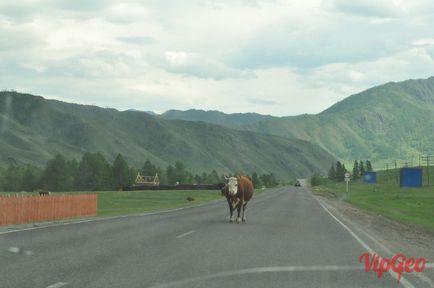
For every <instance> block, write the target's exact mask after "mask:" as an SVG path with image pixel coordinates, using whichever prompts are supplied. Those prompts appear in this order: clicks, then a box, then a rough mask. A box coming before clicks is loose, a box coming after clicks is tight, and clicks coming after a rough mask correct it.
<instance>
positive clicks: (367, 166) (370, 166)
mask: <svg viewBox="0 0 434 288" xmlns="http://www.w3.org/2000/svg"><path fill="white" fill-rule="evenodd" d="M366 171H368V172H372V171H374V170H373V169H372V164H371V161H369V160H366Z"/></svg>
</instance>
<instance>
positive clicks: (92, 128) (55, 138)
mask: <svg viewBox="0 0 434 288" xmlns="http://www.w3.org/2000/svg"><path fill="white" fill-rule="evenodd" d="M86 151H90V152H101V153H102V154H103V156H104V157H105V158H106V159H108V160H110V161H111V160H112V159H114V157H115V156H116V154H117V153H121V154H122V155H124V157H125V158H126V160H127V161H128V162H129V163H131V164H133V165H136V166H139V165H142V164H143V162H144V161H145V160H146V159H150V160H151V161H152V162H153V163H155V164H158V165H161V166H164V167H165V166H167V165H168V164H173V163H174V162H175V161H176V160H181V161H183V162H184V163H185V164H186V166H187V167H188V168H189V169H191V170H192V171H193V172H203V171H211V170H213V169H215V170H217V171H219V172H226V173H227V172H240V171H242V172H244V173H251V172H253V171H257V172H258V173H260V174H262V173H270V172H273V173H274V174H275V175H276V176H277V177H278V178H280V179H285V180H287V179H288V178H289V179H292V178H293V177H301V176H306V175H309V174H311V173H313V172H323V173H324V172H326V171H327V169H328V167H329V165H330V163H331V162H332V161H333V160H334V159H333V157H332V156H331V155H330V154H328V153H327V152H325V151H324V150H323V149H321V148H320V147H318V146H316V145H312V144H310V143H308V142H306V141H303V140H295V139H286V138H283V137H278V136H269V135H262V134H258V133H254V132H248V131H238V130H234V129H230V128H225V127H222V126H218V125H212V124H207V123H204V122H189V121H169V120H165V119H161V117H154V116H152V115H149V114H147V113H143V112H137V111H124V112H119V111H117V110H114V109H103V108H99V107H96V106H85V105H77V104H69V103H64V102H60V101H55V100H46V99H44V98H42V97H39V96H32V95H28V94H21V93H16V92H0V165H3V166H4V165H7V163H8V162H17V163H18V164H24V163H33V164H38V165H43V164H45V162H46V161H47V160H48V159H50V158H51V157H53V155H55V154H56V153H62V154H63V155H64V156H65V157H67V158H73V157H75V158H79V157H81V156H82V154H83V153H84V152H86Z"/></svg>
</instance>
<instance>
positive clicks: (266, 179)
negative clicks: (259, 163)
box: [259, 173, 279, 187]
mask: <svg viewBox="0 0 434 288" xmlns="http://www.w3.org/2000/svg"><path fill="white" fill-rule="evenodd" d="M259 179H260V181H261V183H262V184H263V185H265V186H266V187H274V186H277V185H278V184H279V183H278V182H277V180H276V178H275V177H274V174H273V173H270V174H263V175H261V176H260V177H259Z"/></svg>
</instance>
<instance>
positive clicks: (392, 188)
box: [312, 172, 434, 231]
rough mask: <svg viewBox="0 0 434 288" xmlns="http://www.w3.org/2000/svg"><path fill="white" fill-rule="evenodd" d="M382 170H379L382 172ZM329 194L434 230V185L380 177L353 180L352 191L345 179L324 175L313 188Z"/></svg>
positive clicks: (326, 194)
mask: <svg viewBox="0 0 434 288" xmlns="http://www.w3.org/2000/svg"><path fill="white" fill-rule="evenodd" d="M382 174H383V173H381V172H380V173H378V175H377V177H378V176H382ZM312 190H313V191H314V192H315V193H317V194H321V195H323V196H326V197H333V198H338V199H341V200H344V201H346V202H349V203H351V204H353V205H354V206H357V207H359V208H362V209H365V210H367V211H371V212H374V213H377V214H379V215H382V216H384V217H388V218H390V219H393V220H396V221H398V222H402V223H406V224H411V225H416V226H419V227H421V228H425V229H428V230H431V231H434V187H433V186H425V187H421V188H401V187H399V184H398V183H397V181H385V179H382V180H379V183H377V184H366V183H362V182H361V181H360V180H358V181H351V182H350V184H349V193H346V192H345V183H344V182H340V183H336V182H333V181H330V180H328V179H327V180H326V179H323V180H322V184H321V185H319V186H316V187H313V189H312Z"/></svg>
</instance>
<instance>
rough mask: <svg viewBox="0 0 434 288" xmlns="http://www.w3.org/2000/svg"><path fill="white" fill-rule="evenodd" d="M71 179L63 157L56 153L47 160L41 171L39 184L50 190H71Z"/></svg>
mask: <svg viewBox="0 0 434 288" xmlns="http://www.w3.org/2000/svg"><path fill="white" fill-rule="evenodd" d="M72 179H73V178H72V177H71V175H69V169H68V167H67V164H66V160H65V158H64V157H63V155H61V154H57V155H56V156H55V157H54V158H53V159H51V160H50V161H48V162H47V165H46V167H45V169H44V172H43V173H42V177H41V186H42V187H43V188H44V189H47V190H50V191H71V190H72V189H73V182H72V181H73V180H72Z"/></svg>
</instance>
